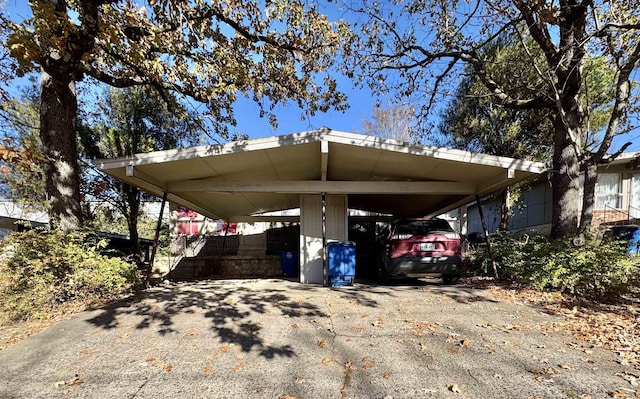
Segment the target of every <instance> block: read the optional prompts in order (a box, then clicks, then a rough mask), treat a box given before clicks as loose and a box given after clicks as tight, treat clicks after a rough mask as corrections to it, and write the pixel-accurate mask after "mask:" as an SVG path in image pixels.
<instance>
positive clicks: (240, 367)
mask: <svg viewBox="0 0 640 399" xmlns="http://www.w3.org/2000/svg"><path fill="white" fill-rule="evenodd" d="M243 368H244V364H242V363H240V364H236V366H235V367H234V368H232V369H231V370H232V371H240V370H242V369H243Z"/></svg>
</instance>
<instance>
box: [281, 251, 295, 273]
mask: <svg viewBox="0 0 640 399" xmlns="http://www.w3.org/2000/svg"><path fill="white" fill-rule="evenodd" d="M280 269H282V274H283V275H285V276H287V277H296V276H298V253H297V252H295V251H280Z"/></svg>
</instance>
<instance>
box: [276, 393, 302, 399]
mask: <svg viewBox="0 0 640 399" xmlns="http://www.w3.org/2000/svg"><path fill="white" fill-rule="evenodd" d="M278 399H298V397H297V396H296V395H289V394H286V393H283V394H282V395H280V396H279V397H278Z"/></svg>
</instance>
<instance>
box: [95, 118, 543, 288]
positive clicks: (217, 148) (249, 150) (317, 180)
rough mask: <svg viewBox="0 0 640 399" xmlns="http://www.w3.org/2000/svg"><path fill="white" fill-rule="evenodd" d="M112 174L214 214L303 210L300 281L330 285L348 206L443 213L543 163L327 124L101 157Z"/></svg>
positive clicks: (251, 216) (249, 217)
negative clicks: (334, 247)
mask: <svg viewBox="0 0 640 399" xmlns="http://www.w3.org/2000/svg"><path fill="white" fill-rule="evenodd" d="M98 166H99V167H100V169H102V170H103V171H104V172H106V173H108V174H110V175H112V176H114V177H116V178H118V179H120V180H122V181H124V182H126V183H129V184H131V185H134V186H137V187H139V188H140V189H142V190H144V191H146V192H148V193H150V194H154V195H157V196H159V197H163V196H164V195H166V197H167V199H168V200H169V201H171V202H173V203H175V204H178V205H182V206H185V207H188V208H190V209H193V210H195V211H197V212H199V213H201V214H203V215H205V216H207V217H210V218H212V219H223V220H227V221H236V222H242V221H256V220H269V219H268V218H271V220H273V217H272V216H271V217H266V216H262V214H263V213H265V212H273V211H280V210H285V209H292V208H300V281H301V282H303V283H320V284H322V283H324V263H323V249H324V243H326V241H327V240H338V241H344V240H346V239H347V228H348V212H347V209H348V208H351V209H360V210H365V211H371V212H378V213H381V214H392V215H394V216H399V217H415V216H435V215H438V214H441V213H443V212H447V211H449V210H452V209H455V208H457V207H459V206H461V205H464V204H467V203H469V202H472V201H474V200H475V198H476V196H480V197H482V196H484V195H487V194H490V193H492V192H494V191H497V190H500V189H502V188H504V187H506V186H508V185H511V184H513V183H516V182H519V181H521V180H524V179H527V178H529V177H531V176H533V175H535V174H539V173H542V172H543V171H544V170H545V168H544V165H543V164H541V163H536V162H529V161H523V160H517V159H512V158H507V157H497V156H491V155H484V154H475V153H470V152H466V151H459V150H450V149H443V148H436V147H428V146H420V145H411V144H408V143H404V142H399V141H395V140H390V139H382V138H379V137H373V136H364V135H359V134H353V133H345V132H337V131H332V130H330V129H328V128H323V129H319V130H316V131H311V132H303V133H296V134H289V135H284V136H277V137H269V138H264V139H257V140H244V141H236V142H230V143H227V144H220V145H209V146H200V147H192V148H186V149H181V150H169V151H157V152H151V153H145V154H137V155H134V156H131V157H126V158H117V159H106V160H101V161H99V162H98Z"/></svg>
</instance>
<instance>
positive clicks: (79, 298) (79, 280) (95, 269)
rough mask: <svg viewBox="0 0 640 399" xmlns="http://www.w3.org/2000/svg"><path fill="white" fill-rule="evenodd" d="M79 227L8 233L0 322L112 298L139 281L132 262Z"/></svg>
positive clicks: (0, 266) (1, 268)
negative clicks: (67, 230) (110, 253)
mask: <svg viewBox="0 0 640 399" xmlns="http://www.w3.org/2000/svg"><path fill="white" fill-rule="evenodd" d="M106 244H107V242H106V241H105V240H96V239H88V236H87V235H85V234H83V233H77V232H76V233H65V232H62V231H59V230H52V231H44V230H31V231H27V232H24V233H13V234H11V235H10V236H8V237H6V238H5V239H4V240H3V241H2V250H1V252H0V322H2V323H5V322H13V321H18V320H29V319H44V318H47V317H49V316H50V315H51V314H54V313H56V312H58V311H60V309H61V308H63V307H65V306H78V305H80V306H88V305H91V304H94V303H102V302H105V301H108V300H112V299H114V298H116V297H118V296H119V295H122V294H125V293H130V292H133V291H134V290H136V289H138V288H139V287H140V286H141V279H140V277H139V275H138V271H137V268H136V265H135V264H133V263H129V262H127V261H125V260H123V259H121V258H119V257H110V256H108V255H105V254H103V253H102V250H103V249H104V248H105V247H106Z"/></svg>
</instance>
